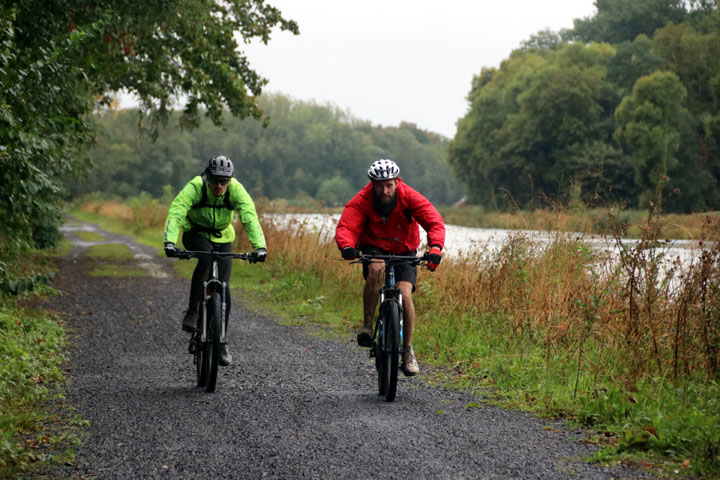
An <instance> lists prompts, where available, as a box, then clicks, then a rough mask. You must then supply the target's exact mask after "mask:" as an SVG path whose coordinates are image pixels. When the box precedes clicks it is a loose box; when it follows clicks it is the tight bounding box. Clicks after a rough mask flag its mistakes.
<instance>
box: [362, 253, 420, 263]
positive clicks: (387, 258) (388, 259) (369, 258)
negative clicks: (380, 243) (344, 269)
mask: <svg viewBox="0 0 720 480" xmlns="http://www.w3.org/2000/svg"><path fill="white" fill-rule="evenodd" d="M427 255H428V254H427V253H426V254H424V255H422V256H420V257H417V256H415V255H370V254H362V255H360V256H359V257H358V259H357V260H354V261H352V262H350V263H381V262H382V263H385V264H388V265H420V266H422V265H425V264H423V263H422V262H425V261H427Z"/></svg>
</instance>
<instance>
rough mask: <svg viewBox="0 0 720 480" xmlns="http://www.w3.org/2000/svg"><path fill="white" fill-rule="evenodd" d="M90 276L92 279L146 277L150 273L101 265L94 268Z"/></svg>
mask: <svg viewBox="0 0 720 480" xmlns="http://www.w3.org/2000/svg"><path fill="white" fill-rule="evenodd" d="M89 275H90V276H91V277H145V276H147V275H148V272H146V271H145V270H142V269H139V268H132V267H128V266H126V265H100V266H99V267H96V268H94V269H93V270H92V271H91V272H90V273H89Z"/></svg>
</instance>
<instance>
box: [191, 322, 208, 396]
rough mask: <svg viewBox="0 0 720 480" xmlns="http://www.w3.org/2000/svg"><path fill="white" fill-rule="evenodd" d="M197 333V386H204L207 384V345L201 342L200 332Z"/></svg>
mask: <svg viewBox="0 0 720 480" xmlns="http://www.w3.org/2000/svg"><path fill="white" fill-rule="evenodd" d="M193 335H197V337H196V341H195V354H194V355H195V374H196V376H197V386H198V387H204V386H205V385H206V384H207V371H206V370H205V363H206V362H205V352H204V351H205V345H203V344H202V342H200V334H199V333H194V334H193Z"/></svg>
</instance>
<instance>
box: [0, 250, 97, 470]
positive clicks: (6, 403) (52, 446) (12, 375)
mask: <svg viewBox="0 0 720 480" xmlns="http://www.w3.org/2000/svg"><path fill="white" fill-rule="evenodd" d="M69 249H70V246H69V244H68V243H66V242H62V243H61V245H60V247H59V248H58V249H57V250H55V252H54V254H60V253H63V252H67V251H68V250H69ZM19 263H20V264H21V268H20V267H19V266H16V265H12V264H11V271H16V273H26V272H27V271H32V272H37V271H46V272H47V271H48V269H51V268H52V261H51V258H50V256H49V255H48V254H47V253H40V252H31V253H29V254H26V255H23V258H22V262H19ZM56 294H57V292H56V291H55V290H53V289H52V288H50V287H48V286H47V285H36V286H35V287H34V289H33V290H31V291H27V290H26V291H23V292H21V293H20V294H19V295H17V296H9V295H0V478H17V477H22V476H25V475H26V474H29V473H30V472H32V471H34V470H36V469H38V468H47V467H52V466H54V465H58V464H62V463H64V462H66V461H71V460H72V458H73V456H74V448H75V446H76V445H77V443H78V437H77V435H78V432H77V428H76V427H77V426H78V425H82V424H83V422H82V419H80V418H79V417H75V418H73V417H72V416H71V413H70V409H69V408H68V407H67V406H65V405H64V398H63V387H64V385H63V382H64V378H63V372H62V367H63V365H64V363H65V362H66V361H67V358H66V356H65V355H66V350H67V339H66V334H65V330H64V328H63V325H62V322H61V321H60V320H59V319H58V318H57V317H56V316H54V315H52V314H50V313H47V312H44V311H41V310H38V309H36V308H33V307H31V306H30V305H33V304H35V303H36V302H37V300H38V299H39V298H41V297H45V296H49V295H56Z"/></svg>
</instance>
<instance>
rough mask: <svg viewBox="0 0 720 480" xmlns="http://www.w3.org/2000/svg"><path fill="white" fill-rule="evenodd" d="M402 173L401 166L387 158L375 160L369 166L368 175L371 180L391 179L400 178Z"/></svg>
mask: <svg viewBox="0 0 720 480" xmlns="http://www.w3.org/2000/svg"><path fill="white" fill-rule="evenodd" d="M399 175H400V167H398V166H397V164H396V163H395V162H393V161H392V160H387V159H385V158H383V159H380V160H378V161H377V162H373V164H372V165H370V168H368V177H370V180H390V179H393V178H398V176H399Z"/></svg>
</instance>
